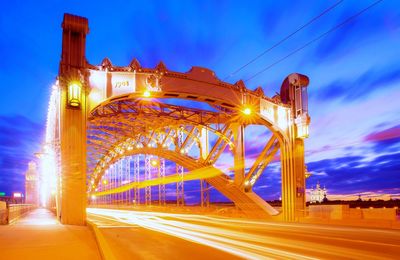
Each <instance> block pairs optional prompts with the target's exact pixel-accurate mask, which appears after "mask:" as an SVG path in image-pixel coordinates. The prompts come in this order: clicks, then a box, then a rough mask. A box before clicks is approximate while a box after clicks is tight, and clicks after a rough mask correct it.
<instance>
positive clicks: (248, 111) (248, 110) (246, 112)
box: [243, 107, 252, 116]
mask: <svg viewBox="0 0 400 260" xmlns="http://www.w3.org/2000/svg"><path fill="white" fill-rule="evenodd" d="M251 112H252V111H251V108H249V107H246V108H245V109H243V114H245V115H246V116H249V115H251Z"/></svg>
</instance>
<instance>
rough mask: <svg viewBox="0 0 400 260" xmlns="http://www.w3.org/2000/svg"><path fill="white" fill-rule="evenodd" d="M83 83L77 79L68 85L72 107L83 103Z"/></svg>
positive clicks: (69, 101) (69, 100)
mask: <svg viewBox="0 0 400 260" xmlns="http://www.w3.org/2000/svg"><path fill="white" fill-rule="evenodd" d="M81 92H82V84H81V83H80V82H77V81H73V82H70V83H69V85H68V104H69V105H70V106H71V107H79V106H80V105H81Z"/></svg>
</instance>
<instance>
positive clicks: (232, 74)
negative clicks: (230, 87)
mask: <svg viewBox="0 0 400 260" xmlns="http://www.w3.org/2000/svg"><path fill="white" fill-rule="evenodd" d="M342 2H343V0H340V1H338V2H336V3H335V4H334V5H332V6H330V7H329V8H327V9H326V10H324V11H323V12H322V13H320V14H319V15H317V16H315V17H314V18H312V19H311V20H310V21H308V22H307V23H305V24H304V25H302V26H301V27H299V28H298V29H297V30H295V31H294V32H292V33H291V34H289V35H288V36H286V37H285V38H283V39H282V40H280V41H279V42H277V43H275V44H274V45H272V46H271V47H270V48H268V49H266V50H265V51H263V52H262V53H260V54H259V55H257V56H256V57H255V58H253V59H252V60H250V61H249V62H247V63H246V64H244V65H243V66H242V67H240V68H239V69H237V70H235V71H234V72H232V73H231V74H229V75H228V76H227V77H225V78H224V80H226V79H228V78H230V77H232V76H234V75H235V74H236V73H238V72H239V71H241V70H242V69H244V68H245V67H247V66H249V65H250V64H252V63H253V62H255V61H256V60H258V59H259V58H261V57H262V56H264V55H265V54H266V53H268V52H270V51H271V50H272V49H274V48H276V47H277V46H279V45H280V44H282V43H284V42H285V41H286V40H288V39H289V38H290V37H292V36H293V35H295V34H296V33H298V32H299V31H301V30H303V29H304V28H306V27H307V26H309V25H310V24H312V23H313V22H315V21H316V20H318V19H319V18H321V17H322V16H324V15H325V14H326V13H328V12H329V11H331V10H332V9H334V8H335V7H336V6H338V5H339V4H341V3H342Z"/></svg>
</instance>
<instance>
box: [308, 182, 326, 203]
mask: <svg viewBox="0 0 400 260" xmlns="http://www.w3.org/2000/svg"><path fill="white" fill-rule="evenodd" d="M327 192H328V191H327V190H326V188H325V187H324V188H323V189H321V186H320V185H319V182H318V183H317V186H316V187H315V189H313V188H311V190H310V203H321V202H323V201H326V200H327V198H326V196H327Z"/></svg>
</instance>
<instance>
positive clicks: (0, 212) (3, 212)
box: [0, 201, 8, 225]
mask: <svg viewBox="0 0 400 260" xmlns="http://www.w3.org/2000/svg"><path fill="white" fill-rule="evenodd" d="M7 224H8V209H7V203H6V202H5V201H0V225H7Z"/></svg>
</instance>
